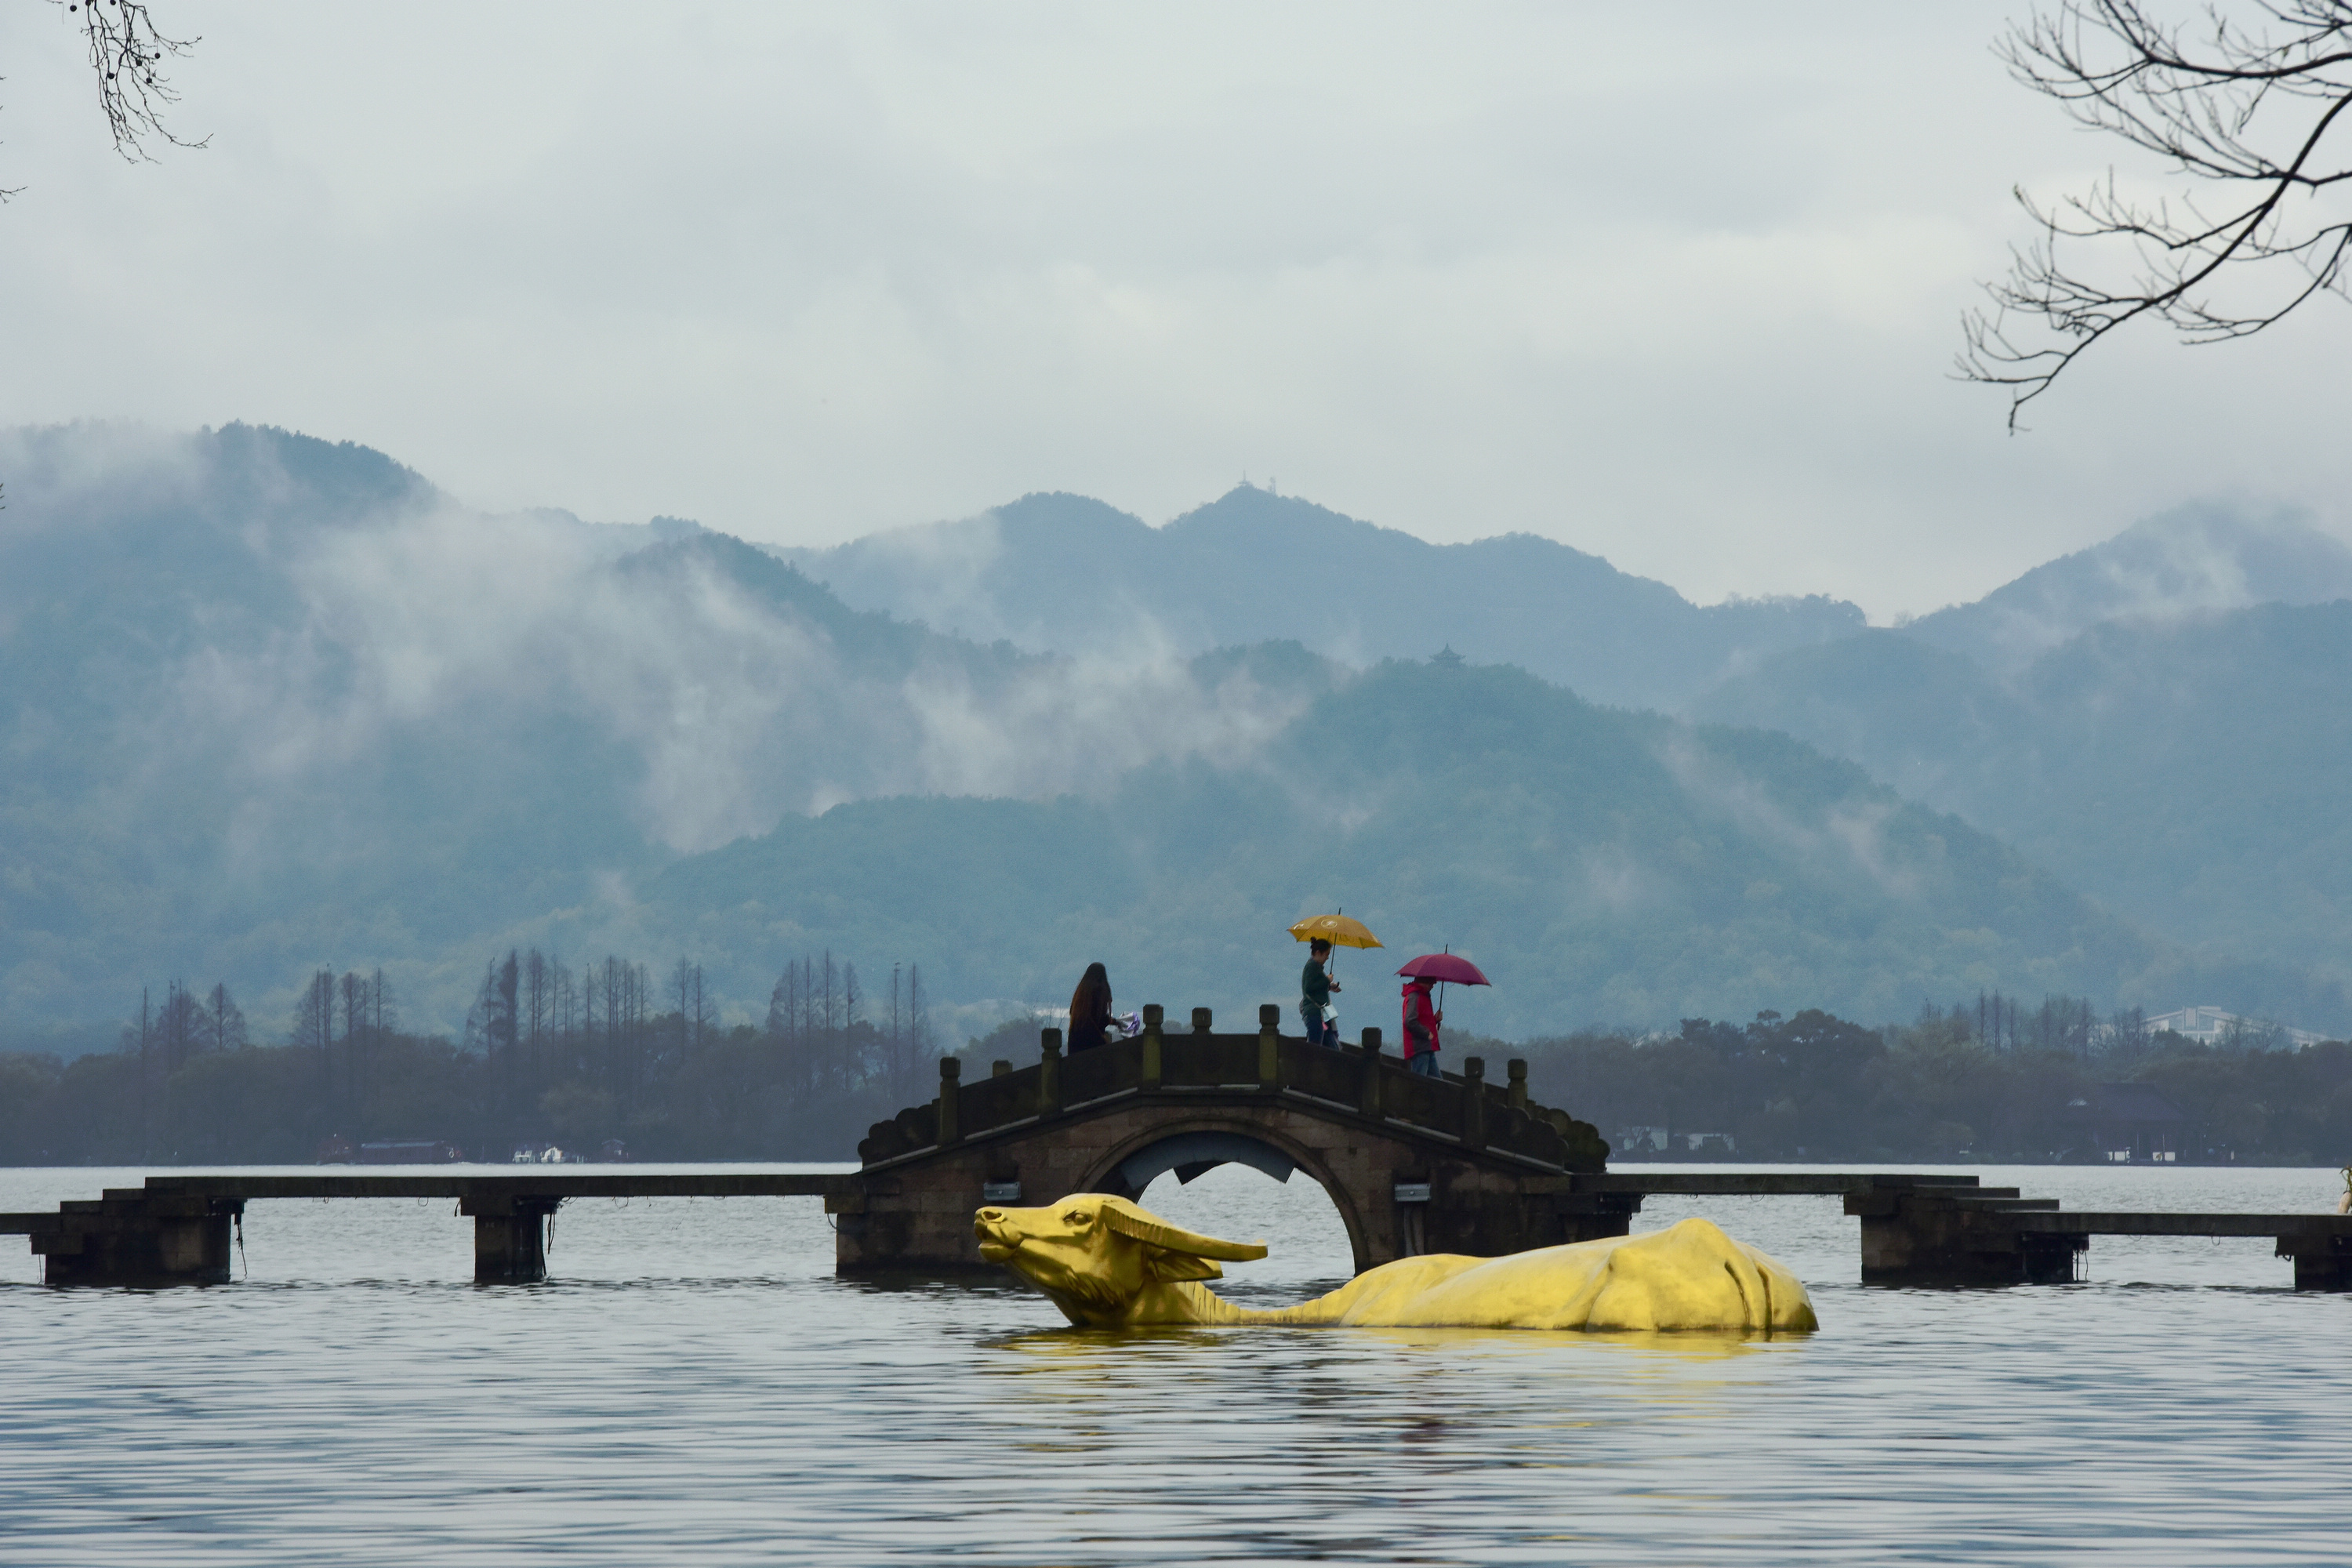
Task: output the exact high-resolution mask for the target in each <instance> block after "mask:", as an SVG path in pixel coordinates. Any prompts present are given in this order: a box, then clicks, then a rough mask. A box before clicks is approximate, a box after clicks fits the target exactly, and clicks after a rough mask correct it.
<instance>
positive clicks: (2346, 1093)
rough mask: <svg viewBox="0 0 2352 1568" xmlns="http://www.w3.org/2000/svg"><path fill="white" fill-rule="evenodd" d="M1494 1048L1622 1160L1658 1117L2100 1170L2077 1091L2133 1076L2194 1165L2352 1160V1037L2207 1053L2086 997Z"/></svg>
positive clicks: (1910, 1155)
mask: <svg viewBox="0 0 2352 1568" xmlns="http://www.w3.org/2000/svg"><path fill="white" fill-rule="evenodd" d="M1979 1016H1983V1017H1984V1018H1985V1027H1984V1029H1983V1031H1982V1032H1979V1029H1978V1027H1977V1023H1976V1020H1977V1018H1978V1017H1979ZM1996 1019H1998V1020H1999V1022H1998V1023H1997V1024H1996V1022H1995V1020H1996ZM1482 1044H1483V1042H1482ZM1462 1048H1465V1049H1466V1048H1468V1047H1466V1046H1465V1047H1462ZM1496 1053H1505V1054H1509V1055H1517V1056H1524V1057H1526V1058H1528V1071H1529V1075H1530V1084H1531V1087H1532V1088H1533V1089H1535V1090H1536V1092H1537V1096H1538V1099H1542V1100H1545V1101H1546V1102H1547V1103H1549V1104H1557V1105H1561V1106H1564V1107H1566V1108H1568V1109H1570V1110H1571V1111H1572V1112H1573V1114H1575V1115H1577V1116H1579V1117H1582V1118H1584V1119H1585V1120H1587V1121H1592V1122H1593V1123H1594V1124H1595V1125H1597V1126H1598V1127H1599V1128H1600V1129H1601V1136H1603V1137H1604V1138H1607V1139H1608V1140H1609V1141H1610V1142H1611V1143H1612V1145H1618V1147H1617V1148H1616V1149H1615V1151H1614V1152H1613V1153H1612V1158H1621V1159H1622V1158H1627V1157H1632V1156H1634V1155H1635V1154H1636V1151H1635V1150H1634V1149H1633V1147H1632V1144H1633V1140H1632V1139H1630V1138H1627V1137H1625V1136H1624V1134H1625V1133H1626V1132H1627V1131H1629V1130H1631V1129H1635V1128H1648V1129H1654V1130H1656V1131H1657V1132H1658V1133H1661V1134H1664V1142H1666V1143H1667V1145H1668V1147H1667V1148H1666V1149H1664V1150H1654V1151H1653V1152H1651V1154H1650V1157H1653V1158H1656V1159H1678V1160H1692V1159H1699V1160H1707V1159H1738V1160H1740V1161H1744V1162H1748V1163H1761V1162H1780V1161H1806V1162H1821V1161H1885V1162H1906V1163H1907V1162H1917V1161H1942V1160H1962V1159H1965V1160H1969V1161H1975V1162H1979V1163H1988V1164H2009V1163H2019V1164H2038V1163H2073V1162H2094V1163H2095V1162H2097V1161H2099V1160H2102V1159H2104V1158H2105V1155H2104V1152H2102V1151H2100V1150H2098V1149H2095V1148H2093V1147H2091V1146H2090V1140H2089V1136H2088V1135H2089V1131H2090V1119H2089V1118H2088V1117H2086V1116H2085V1115H2084V1113H2083V1112H2082V1111H2081V1110H2079V1109H2077V1108H2075V1107H2074V1103H2073V1102H2075V1101H2078V1100H2085V1099H2086V1098H2088V1094H2089V1091H2091V1090H2092V1089H2095V1087H2096V1086H2100V1085H2107V1084H2117V1083H2131V1084H2146V1085H2147V1086H2149V1087H2150V1088H2152V1089H2155V1090H2156V1091H2157V1092H2158V1094H2159V1095H2161V1096H2162V1097H2163V1098H2164V1099H2165V1100H2168V1101H2169V1102H2170V1103H2171V1105H2173V1106H2174V1107H2176V1108H2178V1110H2179V1111H2180V1113H2181V1115H2182V1117H2183V1119H2184V1120H2183V1121H2182V1122H2181V1123H2180V1124H2179V1126H2178V1127H2177V1128H2175V1129H2173V1130H2172V1131H2171V1142H2173V1145H2174V1147H2175V1149H2176V1150H2177V1151H2178V1152H2179V1159H2180V1160H2181V1161H2183V1162H2188V1163H2224V1164H2226V1163H2238V1164H2269V1165H2312V1164H2342V1163H2346V1162H2347V1161H2352V1045H2347V1044H2346V1043H2345V1042H2343V1041H2340V1040H2331V1041H2326V1042H2325V1043H2322V1044H2319V1045H2315V1046H2310V1047H2305V1048H2301V1049H2298V1048H2295V1047H2294V1046H2292V1045H2291V1044H2289V1043H2288V1042H2287V1040H2286V1038H2285V1037H2284V1031H2281V1030H2278V1029H2276V1028H2275V1027H2270V1026H2251V1027H2247V1028H2243V1029H2241V1030H2237V1031H2233V1032H2232V1034H2231V1036H2229V1037H2225V1038H2223V1039H2221V1040H2220V1041H2218V1042H2216V1043H2214V1044H2210V1045H2208V1044H2205V1043H2203V1042H2200V1041H2197V1040H2192V1039H2189V1038H2188V1037H2184V1036H2181V1035H2178V1034H2173V1033H2171V1032H2169V1031H2163V1032H2151V1031H2150V1030H2148V1029H2147V1026H2146V1025H2145V1022H2144V1021H2143V1020H2141V1019H2140V1018H2139V1017H2138V1016H2137V1012H2129V1013H2121V1014H2116V1015H2114V1016H2112V1017H2111V1018H2109V1019H2108V1020H2107V1021H2105V1022H2104V1023H2094V1022H2093V1021H2092V1015H2091V1013H2090V1009H2089V1005H2088V1004H2087V1003H2084V1002H2082V1001H2080V1000H2079V999H2071V998H2063V997H2060V998H2053V999H2051V1000H2050V1001H2047V1002H2045V1003H2044V1004H2043V1005H2042V1006H2041V1007H2039V1008H2038V1009H2035V1010H2034V1011H2033V1012H2032V1013H2027V1012H2025V1011H2024V1010H2023V1009H2022V1008H2021V1007H2019V1008H2017V1009H2016V1010H2015V1011H2014V1012H2012V1011H2011V1009H2010V1008H2008V1007H2001V1008H1999V1009H1996V1008H1994V1007H1993V1006H1991V1005H1990V999H1988V1003H1987V1005H1985V1006H1984V1007H1983V1008H1982V1009H1981V1010H1980V1009H1979V1007H1978V1006H1976V1005H1967V1004H1963V1005H1955V1006H1954V1007H1952V1008H1951V1009H1950V1010H1949V1011H1948V1012H1938V1011H1937V1010H1935V1009H1932V1008H1926V1009H1923V1010H1922V1013H1921V1016H1920V1017H1919V1018H1918V1019H1917V1020H1916V1021H1915V1022H1913V1023H1911V1024H1907V1025H1889V1026H1884V1027H1881V1028H1876V1029H1870V1028H1864V1027H1863V1026H1860V1025H1857V1024H1851V1023H1848V1022H1846V1021H1845V1020H1844V1019H1842V1018H1837V1017H1833V1016H1831V1015H1829V1014H1827V1013H1823V1012H1821V1011H1818V1010H1811V1011H1806V1012H1801V1013H1799V1014H1798V1015H1797V1016H1794V1017H1792V1018H1782V1017H1781V1016H1780V1015H1779V1014H1778V1013H1772V1012H1766V1013H1761V1014H1759V1015H1758V1016H1757V1017H1756V1019H1755V1020H1754V1021H1753V1022H1751V1023H1748V1024H1745V1025H1739V1024H1730V1023H1721V1022H1717V1021H1715V1020H1712V1019H1707V1018H1687V1019H1685V1020H1684V1021H1683V1025H1682V1028H1681V1030H1680V1032H1679V1033H1678V1034H1676V1035H1675V1036H1672V1037H1648V1038H1641V1037H1633V1036H1631V1035H1626V1034H1612V1033H1604V1032H1586V1033H1581V1034H1576V1035H1570V1036H1564V1037H1558V1038H1553V1039H1542V1040H1532V1041H1529V1042H1528V1043H1527V1044H1525V1045H1522V1046H1517V1047H1507V1046H1502V1045H1500V1044H1499V1043H1496V1044H1495V1045H1493V1046H1492V1047H1491V1048H1490V1051H1489V1055H1490V1060H1491V1057H1492V1055H1494V1054H1496ZM1489 1071H1490V1072H1491V1071H1492V1068H1491V1066H1490V1068H1489ZM1555 1097H1556V1098H1555ZM1693 1138H1698V1139H1700V1140H1701V1141H1702V1142H1701V1143H1700V1146H1699V1147H1698V1148H1696V1149H1693V1148H1692V1147H1691V1145H1690V1140H1691V1139H1693Z"/></svg>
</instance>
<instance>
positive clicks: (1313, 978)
mask: <svg viewBox="0 0 2352 1568" xmlns="http://www.w3.org/2000/svg"><path fill="white" fill-rule="evenodd" d="M1290 934H1291V935H1292V936H1294V937H1296V938H1297V940H1298V941H1300V942H1305V943H1306V944H1307V967H1306V968H1305V969H1304V970H1302V971H1301V972H1300V973H1299V976H1298V1016H1299V1017H1300V1018H1301V1019H1302V1020H1304V1021H1305V1023H1306V1025H1307V1044H1308V1045H1310V1046H1329V1047H1331V1048H1332V1049H1334V1050H1337V1049H1338V1048H1339V1012H1338V1010H1337V1009H1336V1008H1334V1007H1333V1006H1332V1005H1331V993H1332V992H1334V991H1337V990H1339V982H1338V981H1337V980H1335V979H1333V978H1332V977H1331V972H1330V968H1329V965H1330V962H1331V949H1332V946H1333V944H1335V943H1336V944H1338V945H1339V946H1341V947H1378V946H1380V945H1381V939H1380V938H1378V937H1376V936H1374V935H1373V934H1372V933H1371V932H1370V931H1369V930H1367V929H1366V928H1365V925H1364V922H1363V921H1358V920H1349V918H1348V917H1347V916H1346V915H1344V914H1328V915H1309V916H1308V917H1307V919H1305V920H1303V921H1299V922H1298V923H1297V925H1295V926H1292V927H1291V928H1290Z"/></svg>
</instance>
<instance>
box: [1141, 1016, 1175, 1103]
mask: <svg viewBox="0 0 2352 1568" xmlns="http://www.w3.org/2000/svg"><path fill="white" fill-rule="evenodd" d="M1167 1017H1168V1010H1167V1009H1166V1008H1165V1007H1162V1006H1161V1005H1160V1004H1159V1003H1157V1002H1147V1003H1145V1004H1144V1005H1143V1081H1142V1084H1141V1088H1142V1089H1143V1091H1144V1092H1145V1093H1146V1094H1150V1092H1152V1091H1153V1090H1154V1089H1158V1088H1159V1087H1160V1025H1161V1024H1162V1023H1164V1022H1165V1021H1166V1019H1167Z"/></svg>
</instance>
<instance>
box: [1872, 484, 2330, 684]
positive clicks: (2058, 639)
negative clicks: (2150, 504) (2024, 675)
mask: <svg viewBox="0 0 2352 1568" xmlns="http://www.w3.org/2000/svg"><path fill="white" fill-rule="evenodd" d="M2346 597H2352V546H2347V544H2345V543H2344V542H2342V541H2341V540H2338V539H2336V538H2335V537H2333V536H2332V535H2329V534H2326V533H2322V532H2320V531H2318V530H2317V529H2315V528H2313V527H2312V526H2311V525H2310V524H2309V523H2308V522H2307V521H2305V520H2304V518H2303V517H2302V516H2301V515H2300V514H2298V513H2294V512H2275V513H2268V514H2260V515H2250V514H2248V513H2246V512H2244V511H2242V510H2237V509H2233V508H2229V507H2223V506H2217V505H2212V504H2210V503H2204V504H2196V505H2190V506H2183V507H2178V508H2175V509H2174V510H2170V511H2168V512H2162V513H2159V514H2158V515H2157V516H2155V517H2151V518H2148V519H2146V520H2145V521H2141V522H2138V523H2136V524H2134V525H2133V526H2132V527H2130V528H2127V529H2126V530H2124V531H2123V532H2121V533H2119V534H2117V535H2116V536H2115V537H2114V538H2113V539H2110V540H2107V541H2105V542H2102V543H2099V544H2095V545H2093V546H2092V547H2091V548H2089V549H2088V550H2078V551H2076V552H2074V554H2072V555H2065V556H2061V557H2060V558H2059V559H2057V560H2055V561H2052V562H2048V563H2044V564H2042V565H2040V566H2037V567H2035V568H2034V569H2033V570H2032V571H2031V572H2028V573H2026V574H2023V575H2022V576H2020V577H2018V578H2017V579H2016V580H2015V581H2013V582H2011V583H2007V584H2003V585H2001V586H2000V587H1999V588H1996V589H1995V590H1993V591H1992V592H1991V593H1990V594H1988V595H1985V596H1984V597H1983V598H1981V599H1979V600H1978V601H1976V602H1975V603H1974V604H1971V605H1954V606H1952V607H1950V608H1948V609H1943V610H1938V611H1937V612H1936V613H1935V614H1934V615H1931V616H1921V617H1919V618H1918V619H1917V620H1915V621H1912V622H1910V623H1909V624H1908V625H1907V626H1906V627H1905V628H1904V629H1905V630H1906V631H1908V632H1909V633H1910V634H1911V635H1912V636H1913V637H1916V638H1918V639H1919V640H1920V641H1922V642H1925V643H1927V644H1930V645H1931V646H1933V647H1940V648H1944V649H1946V650H1948V651H1949V652H1953V653H1958V654H1961V655H1964V656H1966V657H1967V658H1971V659H1973V660H1975V661H1976V662H1977V663H1979V664H1980V665H1982V666H1983V667H1984V668H1987V669H1989V670H1991V671H1993V672H1994V673H1996V674H2000V675H2013V674H2016V673H2017V672H2018V671H2020V670H2022V669H2023V668H2026V667H2027V666H2028V665H2030V664H2032V662H2033V661H2034V660H2035V659H2037V658H2041V657H2042V655H2043V654H2045V653H2048V652H2050V651H2051V650H2052V649H2053V648H2055V647H2059V646H2060V645H2061V644H2063V643H2065V642H2068V641H2070V640H2072V639H2073V638H2074V637H2077V636H2079V635H2081V634H2082V633H2084V632H2086V631H2088V630H2090V629H2091V628H2092V627H2093V626H2098V625H2100V624H2102V623H2104V622H2107V621H2117V620H2134V621H2143V620H2144V621H2170V620H2179V619H2180V618H2182V617H2184V616H2209V615H2211V614H2213V613H2215V612H2217V611H2223V610H2236V609H2244V608H2246V607H2248V606H2250V605H2264V604H2282V605H2324V604H2326V603H2328V602H2329V601H2330V600H2334V599H2341V598H2346Z"/></svg>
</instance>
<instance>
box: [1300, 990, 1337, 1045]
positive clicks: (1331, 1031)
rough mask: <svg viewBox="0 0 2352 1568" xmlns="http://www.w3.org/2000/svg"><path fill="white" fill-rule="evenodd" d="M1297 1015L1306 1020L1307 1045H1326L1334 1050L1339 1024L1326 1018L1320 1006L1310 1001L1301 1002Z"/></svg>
mask: <svg viewBox="0 0 2352 1568" xmlns="http://www.w3.org/2000/svg"><path fill="white" fill-rule="evenodd" d="M1298 1016H1299V1017H1300V1018H1301V1019H1303V1020H1305V1022H1306V1025H1307V1044H1308V1045H1310V1046H1328V1047H1331V1048H1332V1049H1333V1050H1335V1051H1336V1050H1338V1049H1339V1025H1337V1024H1335V1023H1333V1022H1331V1020H1330V1019H1328V1018H1326V1017H1325V1016H1323V1009H1322V1008H1320V1007H1318V1006H1317V1005H1315V1004H1314V1003H1312V1002H1301V1003H1299V1005H1298Z"/></svg>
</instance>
